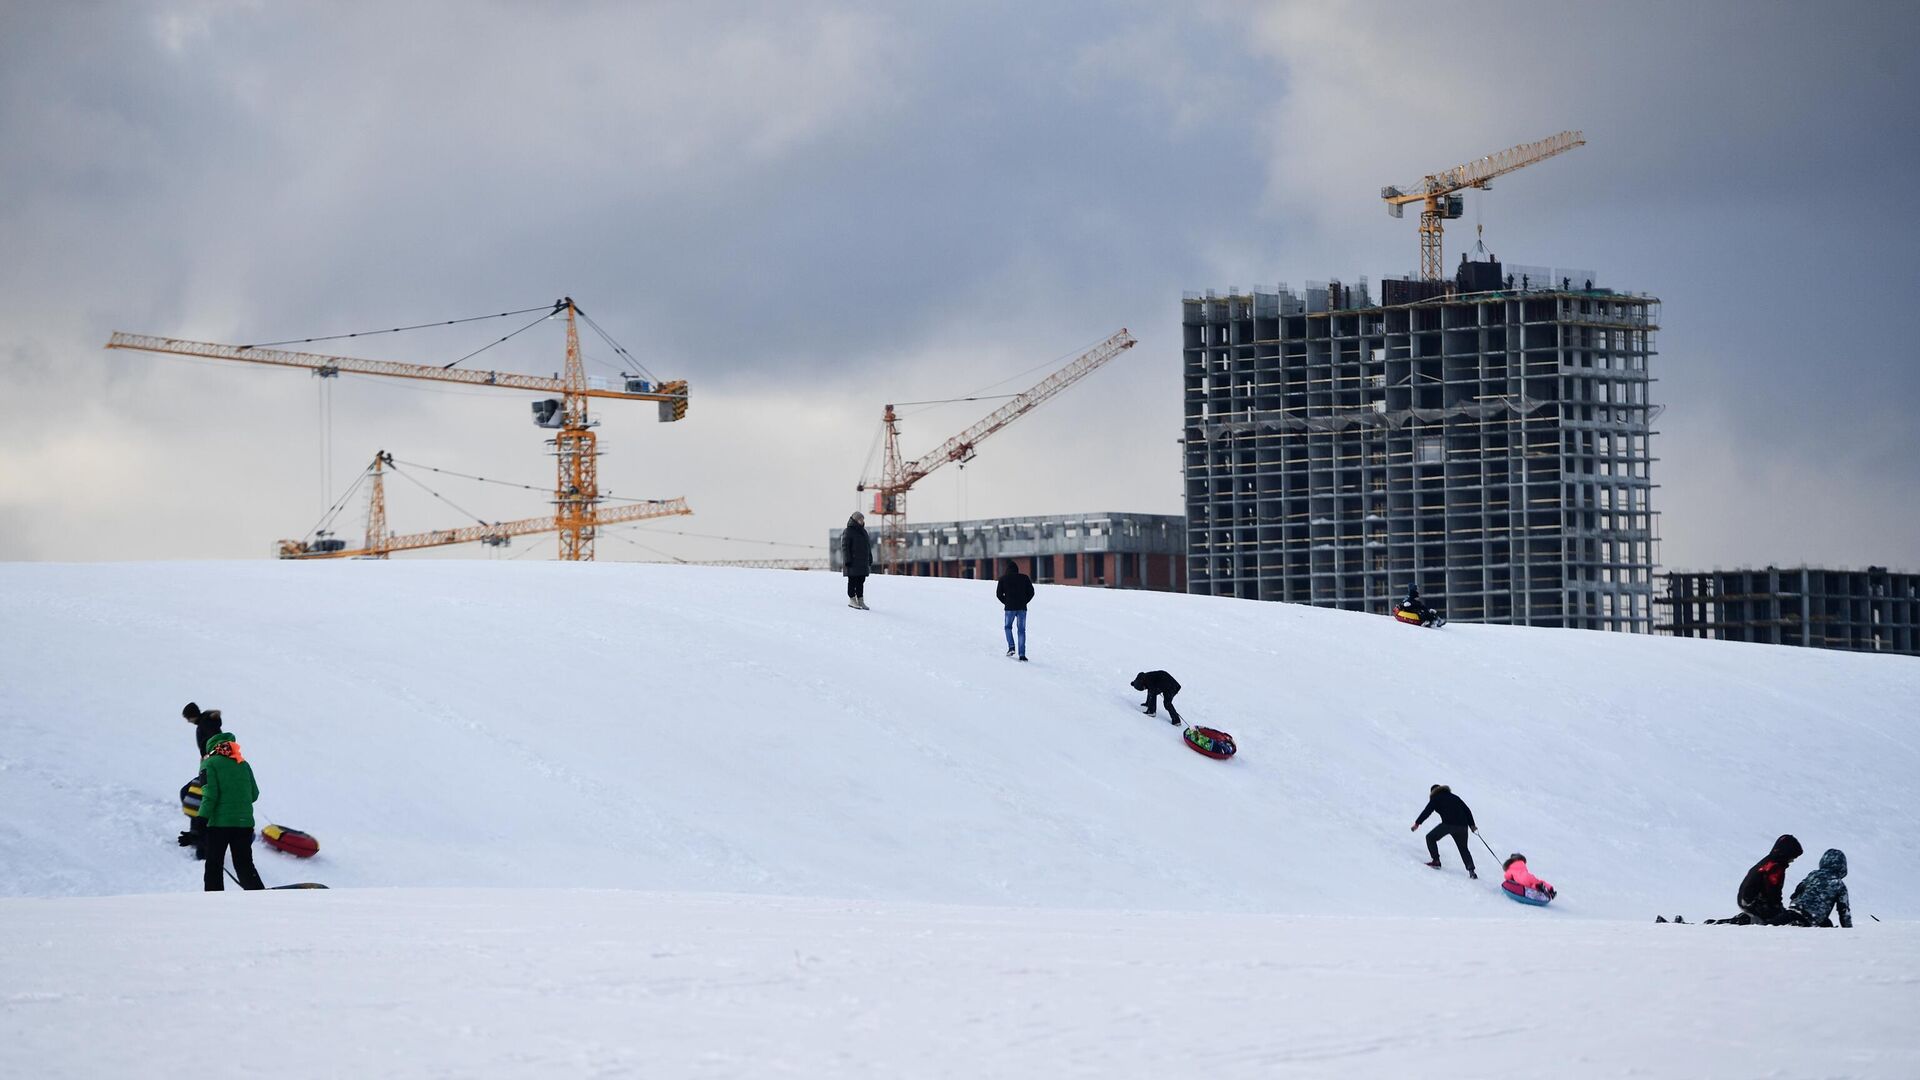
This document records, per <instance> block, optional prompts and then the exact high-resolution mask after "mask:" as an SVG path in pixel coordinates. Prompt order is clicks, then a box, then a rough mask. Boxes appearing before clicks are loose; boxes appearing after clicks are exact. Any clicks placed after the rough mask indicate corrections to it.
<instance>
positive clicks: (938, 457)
mask: <svg viewBox="0 0 1920 1080" xmlns="http://www.w3.org/2000/svg"><path fill="white" fill-rule="evenodd" d="M1137 343H1138V342H1137V341H1136V340H1135V339H1134V336H1133V335H1132V334H1130V333H1128V332H1127V329H1126V327H1124V326H1123V327H1121V328H1120V330H1119V331H1118V332H1116V333H1115V334H1114V335H1113V336H1112V337H1109V338H1107V340H1105V341H1103V342H1101V343H1100V344H1098V345H1095V346H1094V347H1093V348H1091V349H1089V350H1087V351H1086V352H1084V353H1081V354H1080V355H1079V356H1077V357H1075V358H1074V359H1073V360H1071V361H1069V362H1068V363H1067V364H1066V366H1064V367H1062V368H1060V369H1059V370H1057V371H1055V372H1054V373H1053V374H1051V375H1048V376H1047V377H1046V378H1044V379H1042V380H1040V381H1039V382H1038V383H1035V384H1034V385H1033V386H1031V387H1029V388H1027V389H1026V390H1025V391H1023V392H1021V393H1019V394H1016V395H1014V397H1013V398H1012V399H1011V400H1009V401H1008V402H1007V403H1006V404H1004V405H1002V406H1000V407H999V408H998V409H995V410H994V411H992V412H990V413H988V414H987V415H986V416H984V417H982V418H981V419H980V420H979V421H978V422H976V423H975V424H974V425H973V426H972V427H969V428H967V429H966V430H965V431H962V432H960V433H959V434H958V435H955V436H953V437H952V438H949V439H948V440H947V441H946V442H943V443H941V444H940V445H939V446H937V447H934V448H933V449H932V450H930V451H928V452H927V453H925V454H923V455H921V456H920V457H918V458H915V459H914V460H912V461H906V460H903V459H902V458H901V456H900V423H899V420H900V418H899V415H898V414H897V413H896V412H895V411H894V407H893V406H892V405H888V406H887V408H886V411H885V412H884V413H882V414H881V417H880V423H881V427H882V429H883V432H884V437H885V456H884V457H883V458H882V464H881V469H880V476H879V478H878V479H877V480H863V481H862V482H861V483H860V484H859V485H858V487H856V488H855V490H857V491H866V490H867V489H869V488H871V489H873V512H874V514H875V515H877V516H878V517H879V518H880V552H881V563H882V565H883V567H884V568H885V571H886V572H887V573H889V574H894V573H898V572H899V563H900V556H901V553H902V552H903V551H904V550H905V549H906V524H907V492H908V491H909V490H911V489H912V488H913V485H914V484H916V483H918V482H920V480H922V479H924V478H925V477H926V476H927V474H928V473H931V472H933V471H934V470H935V469H938V468H939V467H940V466H942V465H945V464H946V463H947V462H949V461H958V462H960V463H962V464H965V463H966V462H969V461H972V460H973V457H974V454H975V452H976V447H977V446H978V445H979V443H980V442H981V440H983V439H985V438H987V437H988V436H990V435H992V434H993V433H995V432H997V431H999V430H1000V429H1001V428H1004V427H1006V426H1007V425H1008V424H1011V423H1013V422H1014V421H1015V420H1017V419H1019V418H1020V417H1022V416H1024V415H1026V414H1027V413H1028V412H1031V411H1032V410H1033V409H1034V408H1035V407H1036V406H1038V405H1039V404H1040V403H1041V402H1044V401H1046V400H1047V399H1048V398H1050V397H1053V396H1054V395H1055V394H1058V393H1059V392H1060V391H1062V390H1065V389H1066V388H1067V387H1069V386H1072V385H1073V384H1074V383H1076V382H1079V381H1080V380H1081V379H1084V378H1086V377H1087V376H1088V375H1091V374H1093V373H1094V372H1095V371H1098V370H1099V369H1100V368H1101V366H1103V365H1104V364H1106V362H1107V361H1109V360H1112V359H1113V358H1114V357H1116V356H1119V355H1120V354H1121V353H1123V352H1125V351H1127V350H1128V349H1131V348H1133V347H1134V345H1136V344H1137Z"/></svg>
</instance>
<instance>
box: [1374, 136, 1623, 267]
mask: <svg viewBox="0 0 1920 1080" xmlns="http://www.w3.org/2000/svg"><path fill="white" fill-rule="evenodd" d="M1586 144H1587V140H1586V139H1585V138H1584V137H1583V136H1582V135H1581V134H1580V133H1579V132H1577V131H1563V132H1561V133H1560V134H1558V135H1555V136H1553V137H1551V138H1546V139H1541V140H1540V141H1539V142H1530V143H1521V144H1520V145H1519V146H1513V147H1509V148H1507V149H1505V150H1502V151H1500V152H1499V153H1497V154H1489V155H1487V156H1486V157H1483V158H1477V159H1475V160H1473V161H1469V162H1467V163H1466V164H1465V165H1455V166H1454V167H1453V168H1451V169H1448V170H1446V171H1445V172H1437V173H1433V174H1431V175H1430V176H1428V177H1427V178H1426V179H1424V180H1422V181H1420V182H1419V183H1417V184H1409V185H1408V186H1407V187H1405V188H1397V187H1391V186H1389V187H1383V188H1381V189H1380V197H1381V198H1382V199H1385V200H1386V201H1387V212H1388V213H1389V214H1392V215H1393V216H1394V217H1400V216H1401V214H1402V213H1403V212H1404V211H1405V209H1406V205H1407V204H1408V203H1416V202H1417V203H1421V204H1422V207H1421V210H1420V279H1421V280H1422V281H1440V280H1443V279H1444V278H1445V277H1446V266H1445V264H1444V263H1443V261H1442V260H1441V257H1440V231H1441V225H1440V223H1441V222H1442V221H1445V220H1448V219H1452V218H1457V217H1459V216H1460V214H1461V211H1462V209H1463V205H1462V202H1461V199H1460V196H1459V194H1458V193H1459V192H1461V191H1463V190H1465V189H1467V188H1480V189H1482V190H1485V189H1486V188H1488V187H1490V186H1491V184H1490V183H1489V181H1491V180H1492V179H1493V178H1494V177H1496V176H1504V175H1506V174H1507V173H1510V172H1512V171H1513V170H1515V169H1522V168H1525V167H1527V166H1528V165H1531V164H1533V163H1534V162H1536V161H1545V160H1546V159H1548V158H1550V157H1553V156H1554V155H1555V154H1564V153H1566V152H1567V151H1569V150H1571V149H1573V148H1574V147H1576V146H1585V145H1586Z"/></svg>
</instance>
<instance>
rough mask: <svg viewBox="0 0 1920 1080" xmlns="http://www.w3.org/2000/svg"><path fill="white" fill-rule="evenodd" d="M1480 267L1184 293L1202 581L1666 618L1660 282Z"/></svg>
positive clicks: (1467, 613) (1475, 607) (1301, 594)
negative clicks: (1659, 553)
mask: <svg viewBox="0 0 1920 1080" xmlns="http://www.w3.org/2000/svg"><path fill="white" fill-rule="evenodd" d="M1470 265H1473V266H1475V267H1476V268H1488V267H1490V268H1491V270H1490V273H1491V280H1493V281H1495V282H1502V281H1505V282H1506V284H1507V286H1508V287H1506V288H1496V289H1492V290H1489V291H1483V292H1460V291H1456V290H1453V289H1449V288H1447V287H1446V286H1445V285H1436V284H1434V283H1427V282H1417V281H1406V282H1403V281H1384V282H1381V283H1380V284H1381V287H1382V293H1383V296H1385V297H1388V298H1409V297H1410V298H1412V299H1410V300H1408V301H1407V302H1395V303H1382V304H1377V305H1376V304H1375V303H1374V302H1373V301H1372V299H1371V296H1370V290H1369V289H1368V287H1367V285H1366V282H1365V281H1364V279H1363V280H1362V281H1361V283H1360V284H1359V285H1358V286H1357V287H1349V286H1343V285H1342V284H1341V283H1339V282H1337V281H1334V282H1328V283H1326V284H1324V285H1322V284H1321V283H1318V282H1314V283H1310V284H1309V286H1308V288H1307V289H1306V290H1305V291H1304V293H1303V294H1298V295H1296V294H1295V293H1294V292H1293V291H1292V290H1290V289H1289V288H1287V287H1286V286H1285V285H1281V286H1279V287H1277V288H1276V289H1274V290H1273V291H1271V292H1267V291H1263V290H1259V289H1255V290H1251V291H1247V292H1241V291H1240V290H1237V289H1236V290H1231V291H1229V292H1228V293H1227V294H1225V295H1220V294H1215V293H1206V294H1203V295H1202V294H1189V295H1188V296H1187V297H1186V298H1185V299H1184V302H1183V303H1182V309H1183V316H1182V323H1183V329H1184V335H1185V345H1184V351H1183V371H1184V380H1185V444H1186V446H1185V475H1186V502H1187V523H1188V526H1187V527H1188V543H1187V549H1188V581H1189V591H1191V592H1196V593H1204V594H1210V595H1223V596H1237V597H1243V598H1248V599H1260V600H1283V601H1289V602H1294V603H1306V604H1315V605H1319V606H1323V607H1338V608H1346V609H1349V610H1362V611H1385V610H1387V609H1388V607H1389V605H1390V604H1391V603H1392V602H1393V600H1395V599H1396V598H1397V597H1398V596H1399V595H1401V594H1402V593H1403V592H1404V591H1405V589H1406V586H1407V585H1408V584H1410V583H1414V584H1418V585H1419V587H1420V590H1421V592H1422V593H1423V594H1425V595H1426V596H1428V597H1430V598H1432V599H1433V600H1435V601H1436V602H1438V603H1441V604H1443V605H1444V607H1445V609H1446V612H1447V615H1448V617H1449V618H1450V619H1454V620H1458V621H1473V622H1495V623H1517V624H1523V625H1529V626H1563V627H1580V628H1588V629H1607V630H1621V631H1629V632H1637V633H1645V632H1648V631H1650V630H1651V629H1652V619H1651V617H1652V611H1651V608H1652V599H1653V569H1654V564H1655V562H1656V548H1657V543H1658V536H1657V532H1656V523H1657V515H1656V514H1655V512H1654V510H1653V508H1652V505H1651V494H1652V489H1653V484H1652V480H1651V479H1650V477H1649V469H1650V467H1651V464H1652V462H1653V461H1654V460H1655V459H1654V458H1653V457H1652V456H1651V454H1650V447H1649V444H1650V442H1651V439H1652V437H1653V435H1654V434H1655V432H1654V431H1653V429H1652V423H1653V420H1654V419H1655V418H1656V417H1657V416H1658V414H1659V409H1658V407H1656V406H1654V405H1652V404H1651V403H1650V402H1649V401H1648V387H1649V382H1650V380H1649V377H1648V372H1647V367H1648V361H1649V359H1650V358H1651V357H1652V356H1653V355H1655V354H1654V350H1653V334H1654V332H1655V331H1656V330H1657V329H1658V321H1659V301H1658V300H1656V299H1654V298H1651V297H1646V296H1635V295H1629V294H1625V293H1619V292H1615V291H1613V290H1611V289H1601V288H1594V287H1593V286H1592V280H1591V278H1592V276H1591V274H1584V276H1582V277H1579V278H1574V277H1573V276H1572V274H1570V273H1563V274H1560V275H1558V276H1557V277H1553V278H1544V277H1543V276H1542V277H1536V276H1535V275H1534V274H1533V273H1532V272H1528V273H1526V274H1525V275H1524V281H1522V280H1519V279H1514V280H1511V281H1509V280H1507V279H1505V278H1504V277H1503V276H1502V275H1501V274H1500V272H1499V266H1498V264H1497V263H1493V264H1485V263H1483V264H1470ZM1463 273H1464V271H1463ZM1482 276H1485V275H1482ZM1463 280H1465V279H1464V278H1463Z"/></svg>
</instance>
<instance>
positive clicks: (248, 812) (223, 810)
mask: <svg viewBox="0 0 1920 1080" xmlns="http://www.w3.org/2000/svg"><path fill="white" fill-rule="evenodd" d="M200 770H201V772H202V773H204V774H205V776H206V779H205V780H204V781H203V782H202V783H201V785H200V820H202V821H205V822H206V823H207V838H206V855H207V869H206V874H205V876H204V883H205V885H206V891H208V892H220V891H222V890H224V889H225V888H226V884H225V882H224V881H223V880H222V875H223V873H224V872H225V870H226V865H227V854H226V853H227V851H228V850H232V852H233V872H234V876H235V877H236V878H238V879H239V880H240V887H241V888H243V889H248V890H252V889H264V888H266V886H265V885H264V884H262V883H261V881H260V872H259V871H258V870H255V869H254V868H253V804H254V802H255V801H256V800H258V799H259V798H260V785H258V784H256V783H254V780H253V766H251V765H249V764H247V759H246V757H245V756H243V755H242V754H241V753H240V744H239V743H237V742H234V741H233V736H232V735H231V734H229V733H227V732H224V731H223V732H220V733H219V734H218V735H215V736H213V737H212V738H210V739H208V740H207V756H206V758H205V759H204V760H203V761H201V763H200Z"/></svg>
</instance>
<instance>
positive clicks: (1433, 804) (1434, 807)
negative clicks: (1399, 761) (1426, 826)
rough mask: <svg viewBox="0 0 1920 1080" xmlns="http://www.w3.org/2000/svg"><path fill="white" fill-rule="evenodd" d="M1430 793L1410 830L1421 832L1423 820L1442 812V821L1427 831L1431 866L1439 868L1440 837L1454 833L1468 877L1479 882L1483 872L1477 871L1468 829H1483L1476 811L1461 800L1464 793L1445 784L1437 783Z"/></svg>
mask: <svg viewBox="0 0 1920 1080" xmlns="http://www.w3.org/2000/svg"><path fill="white" fill-rule="evenodd" d="M1427 795H1428V798H1427V808H1426V809H1425V810H1422V811H1420V816H1419V817H1417V818H1414V819H1413V828H1412V829H1410V830H1409V831H1410V832H1419V831H1420V823H1421V822H1423V821H1425V820H1427V818H1428V817H1429V816H1430V815H1433V814H1439V815H1440V824H1438V825H1435V826H1434V827H1433V830H1432V831H1431V832H1429V833H1427V856H1428V858H1427V865H1428V866H1431V867H1433V868H1435V869H1439V867H1440V838H1441V837H1443V836H1451V837H1453V843H1454V846H1455V847H1457V848H1459V849H1460V861H1461V862H1463V863H1465V864H1466V866H1467V876H1468V877H1470V878H1473V879H1474V880H1476V881H1478V880H1479V878H1480V875H1479V874H1477V873H1475V872H1474V870H1473V852H1472V851H1470V850H1468V849H1467V831H1468V830H1469V829H1471V830H1472V831H1474V832H1479V831H1480V826H1478V825H1475V824H1474V823H1473V811H1472V810H1471V809H1469V808H1468V806H1467V804H1466V803H1465V802H1463V801H1461V799H1460V796H1458V795H1455V794H1454V793H1453V789H1452V788H1450V787H1448V786H1447V785H1445V784H1435V785H1433V786H1432V787H1431V788H1428V789H1427Z"/></svg>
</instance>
